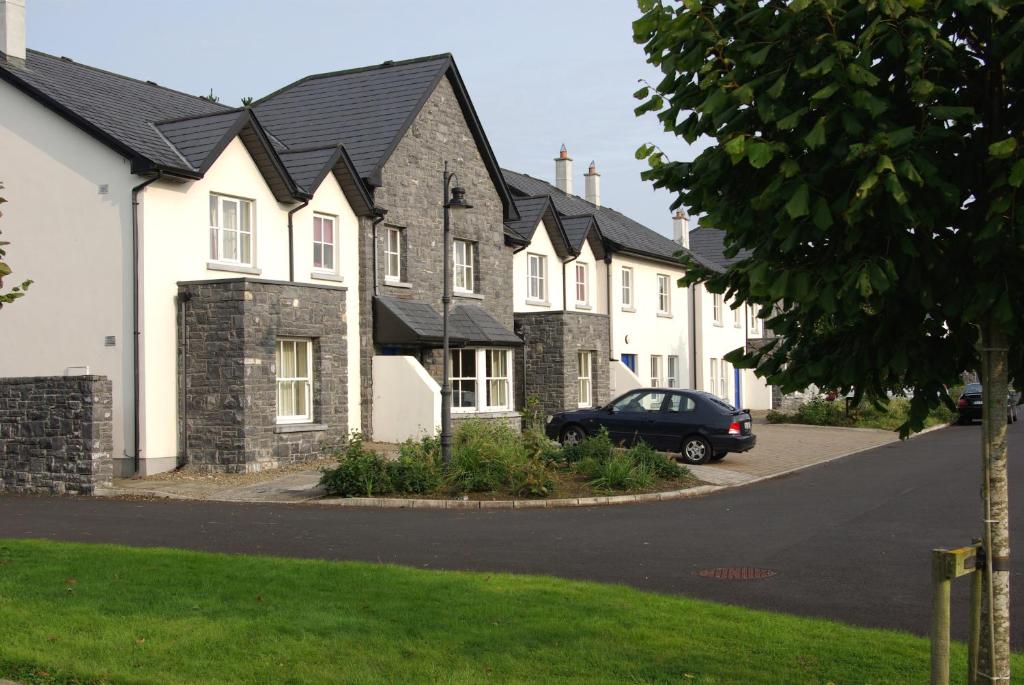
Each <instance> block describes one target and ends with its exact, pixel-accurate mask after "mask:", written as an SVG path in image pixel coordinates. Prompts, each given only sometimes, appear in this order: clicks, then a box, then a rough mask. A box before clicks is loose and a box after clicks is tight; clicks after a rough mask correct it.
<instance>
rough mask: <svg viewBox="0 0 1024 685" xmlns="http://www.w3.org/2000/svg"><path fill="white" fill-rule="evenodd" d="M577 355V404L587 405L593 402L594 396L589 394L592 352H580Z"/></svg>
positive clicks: (590, 388)
mask: <svg viewBox="0 0 1024 685" xmlns="http://www.w3.org/2000/svg"><path fill="white" fill-rule="evenodd" d="M577 357H578V359H579V373H578V374H577V376H578V380H579V386H580V401H579V406H581V407H589V406H591V405H592V404H593V402H594V398H593V396H592V395H591V390H592V385H591V379H592V375H593V371H592V368H593V366H592V365H593V353H592V352H580V353H579V354H578V355H577Z"/></svg>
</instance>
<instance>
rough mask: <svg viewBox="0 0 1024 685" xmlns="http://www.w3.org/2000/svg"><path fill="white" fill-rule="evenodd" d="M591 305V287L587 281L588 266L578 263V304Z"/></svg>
mask: <svg viewBox="0 0 1024 685" xmlns="http://www.w3.org/2000/svg"><path fill="white" fill-rule="evenodd" d="M589 303H590V287H589V283H588V279H587V265H586V264H585V263H583V262H576V304H578V305H586V304H589Z"/></svg>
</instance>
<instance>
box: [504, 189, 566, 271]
mask: <svg viewBox="0 0 1024 685" xmlns="http://www.w3.org/2000/svg"><path fill="white" fill-rule="evenodd" d="M515 203H516V209H517V210H519V219H518V220H515V221H509V222H508V223H506V224H505V225H506V226H507V227H508V228H511V229H512V230H513V231H515V232H516V234H517V235H520V236H522V238H523V240H524V241H525V244H527V245H529V244H530V241H531V240H533V235H534V233H535V232H536V231H537V226H539V225H540V222H541V221H543V222H544V226H545V227H546V228H547V230H548V237H549V238H550V239H551V244H552V245H553V246H554V248H555V253H556V254H558V255H559V256H560V257H567V256H568V255H570V254H573V253H574V250H573V249H572V245H571V244H570V242H569V237H568V235H566V232H565V228H564V227H563V226H562V221H561V219H560V218H559V216H558V212H557V211H555V206H554V205H553V204H552V202H551V198H550V197H548V196H547V195H540V196H538V197H520V198H516V200H515Z"/></svg>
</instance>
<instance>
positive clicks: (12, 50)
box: [0, 0, 25, 62]
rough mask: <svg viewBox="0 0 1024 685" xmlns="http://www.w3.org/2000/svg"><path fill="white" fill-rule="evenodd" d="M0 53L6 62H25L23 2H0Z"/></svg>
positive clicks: (12, 0) (4, 0)
mask: <svg viewBox="0 0 1024 685" xmlns="http://www.w3.org/2000/svg"><path fill="white" fill-rule="evenodd" d="M0 52H2V53H3V54H4V57H5V58H6V59H7V61H8V62H10V61H13V60H21V61H24V60H25V0H0Z"/></svg>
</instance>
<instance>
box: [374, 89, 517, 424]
mask: <svg viewBox="0 0 1024 685" xmlns="http://www.w3.org/2000/svg"><path fill="white" fill-rule="evenodd" d="M445 160H447V161H448V164H449V170H451V171H454V172H455V173H456V174H457V176H458V183H459V185H461V186H462V187H464V188H465V189H466V200H467V201H468V202H469V203H470V204H471V205H472V206H473V207H472V209H457V210H452V214H451V229H452V237H453V239H456V240H460V239H461V240H469V241H472V242H473V243H474V244H475V247H476V249H475V252H476V255H475V259H474V262H475V264H474V267H475V268H474V278H475V280H476V283H475V287H474V290H475V291H476V292H475V293H474V295H472V296H469V297H462V296H455V297H454V298H453V303H452V304H453V306H455V305H460V304H472V305H477V306H480V307H483V308H484V309H485V310H487V311H488V312H489V313H490V314H491V315H492V316H494V317H495V318H496V319H497V320H498V321H500V322H501V323H502V324H503V325H505V326H507V327H508V328H509V330H511V329H512V324H513V317H512V288H511V283H512V248H510V247H508V246H507V245H506V244H505V237H504V228H503V221H504V210H503V207H502V203H501V198H500V196H499V194H498V192H497V190H496V189H495V187H494V182H493V180H492V178H491V176H490V173H489V172H488V170H487V166H486V165H485V163H484V160H483V158H482V157H481V155H480V152H479V150H478V149H477V146H476V141H475V140H474V138H473V134H472V132H471V131H470V128H469V125H468V124H467V122H466V119H465V117H464V115H463V113H462V109H461V107H460V106H459V103H458V100H457V99H456V95H455V91H454V89H453V88H452V85H451V83H450V81H449V80H448V78H447V77H445V78H442V79H441V81H440V82H439V83H438V85H437V87H436V88H435V89H434V92H433V93H432V94H431V95H430V96H429V97H428V99H427V101H426V103H425V104H424V105H423V108H422V109H421V110H420V112H419V114H418V115H417V117H416V120H415V121H414V122H413V124H412V125H411V126H410V127H409V130H408V131H406V133H405V135H404V136H403V138H402V140H401V141H400V142H399V143H398V145H397V147H396V148H395V150H394V152H393V153H392V154H391V157H390V158H389V159H388V161H387V163H386V164H385V165H384V169H383V173H382V175H381V177H382V185H381V187H380V188H377V189H376V190H375V192H374V201H375V202H376V204H377V205H378V206H380V207H382V208H384V209H386V210H387V216H386V218H385V220H384V222H383V223H381V224H380V225H378V226H377V242H376V246H374V241H373V229H372V226H373V225H372V222H371V221H370V220H369V219H364V220H363V221H362V223H361V235H360V257H361V260H360V270H361V281H360V283H361V285H362V288H361V291H360V292H361V298H360V299H361V302H360V311H359V319H360V321H359V324H360V331H361V333H360V335H361V338H362V339H361V340H360V348H361V350H362V355H363V357H362V359H361V360H360V363H361V370H362V378H363V384H362V395H361V397H362V409H363V411H362V416H363V432H364V433H366V434H367V435H372V426H370V420H371V416H372V410H371V404H370V403H371V401H372V397H373V387H372V385H371V383H372V378H373V372H372V369H371V365H372V363H373V355H374V353H375V351H376V349H375V346H374V340H373V312H372V298H373V292H374V282H373V264H374V252H373V250H374V247H376V250H377V281H378V284H379V292H380V294H381V295H386V296H388V297H396V298H414V299H416V300H419V301H422V302H426V303H428V304H430V305H431V306H433V307H434V308H435V310H437V311H438V312H440V311H441V293H442V288H443V282H442V261H443V255H442V247H443V242H442V233H443V228H442V227H443V214H442V204H441V202H442V191H443V187H442V174H443V171H444V162H445ZM389 226H393V227H398V228H400V229H401V231H402V253H403V259H402V262H403V265H402V269H403V273H402V281H403V283H402V284H400V285H398V286H396V285H389V284H386V283H385V282H384V239H385V235H386V233H385V231H386V228H387V227H389ZM410 354H413V356H417V357H418V358H420V359H421V360H424V357H427V359H426V360H425V361H426V363H425V364H424V366H425V367H426V368H427V370H428V371H429V372H430V373H431V374H432V375H433V376H434V378H435V380H437V381H438V382H439V383H440V382H441V381H442V378H441V377H440V375H439V373H438V372H437V369H439V368H440V364H434V363H432V361H433V360H432V359H430V358H432V357H435V356H437V355H439V352H437V351H433V350H428V351H422V350H421V351H419V352H412V351H410Z"/></svg>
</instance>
